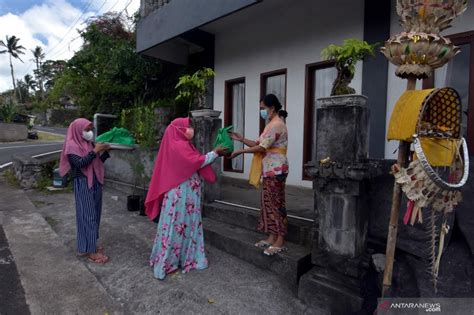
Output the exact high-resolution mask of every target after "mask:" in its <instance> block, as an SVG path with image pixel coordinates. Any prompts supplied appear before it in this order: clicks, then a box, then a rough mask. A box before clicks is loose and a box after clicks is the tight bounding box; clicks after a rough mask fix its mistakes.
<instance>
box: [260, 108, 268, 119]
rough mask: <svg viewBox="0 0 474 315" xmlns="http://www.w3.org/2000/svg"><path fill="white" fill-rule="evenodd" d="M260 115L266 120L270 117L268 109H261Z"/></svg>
mask: <svg viewBox="0 0 474 315" xmlns="http://www.w3.org/2000/svg"><path fill="white" fill-rule="evenodd" d="M260 117H262V119H264V120H267V119H268V110H266V109H261V110H260Z"/></svg>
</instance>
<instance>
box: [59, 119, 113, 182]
mask: <svg viewBox="0 0 474 315" xmlns="http://www.w3.org/2000/svg"><path fill="white" fill-rule="evenodd" d="M90 124H91V122H90V121H89V120H87V119H84V118H78V119H76V120H74V121H73V122H72V123H71V124H70V125H69V128H68V129H67V135H66V140H64V145H63V151H62V152H61V160H60V161H59V173H60V174H61V176H66V174H67V173H68V172H69V170H70V169H71V164H69V158H68V154H74V155H78V156H81V157H84V156H86V155H87V154H88V153H89V152H90V151H92V150H93V149H94V146H93V145H92V143H91V142H89V141H86V140H84V138H82V132H83V131H84V130H85V129H86V128H87V127H88V126H89V125H90ZM81 171H82V173H83V174H84V175H85V176H86V177H87V185H88V186H89V188H92V184H93V182H94V173H95V176H96V177H97V180H98V181H99V183H101V184H103V183H104V165H103V163H102V161H101V160H100V157H99V155H97V157H96V158H95V159H94V161H92V163H91V164H89V165H88V166H87V167H85V168H83V169H81Z"/></svg>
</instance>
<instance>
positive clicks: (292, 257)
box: [203, 217, 312, 284]
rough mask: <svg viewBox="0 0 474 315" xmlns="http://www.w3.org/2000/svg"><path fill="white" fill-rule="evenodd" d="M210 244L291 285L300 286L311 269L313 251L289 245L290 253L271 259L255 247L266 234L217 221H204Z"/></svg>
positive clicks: (287, 244)
mask: <svg viewBox="0 0 474 315" xmlns="http://www.w3.org/2000/svg"><path fill="white" fill-rule="evenodd" d="M203 227H204V235H205V239H206V242H207V243H208V244H210V245H212V246H215V247H217V248H219V249H221V250H223V251H225V252H227V253H229V254H232V255H234V256H237V257H239V258H241V259H243V260H245V261H247V262H250V263H252V264H253V265H255V266H258V267H260V268H263V269H266V270H270V271H272V272H274V273H276V274H277V275H279V276H281V277H282V278H284V279H285V280H287V281H289V282H290V283H293V284H297V283H298V280H299V277H300V276H301V275H302V274H304V273H305V272H306V271H308V270H309V269H311V267H312V264H311V251H310V250H309V249H307V248H305V247H303V246H301V245H296V244H293V243H290V242H287V243H286V247H287V248H288V251H286V252H282V253H280V254H277V255H275V256H273V257H268V256H265V255H264V254H263V250H262V249H260V248H257V247H255V246H254V244H255V242H256V241H258V240H260V239H262V234H259V233H257V232H253V231H250V230H247V229H243V228H241V227H237V226H235V225H230V224H227V223H224V222H220V221H216V220H214V219H211V218H208V217H205V218H203Z"/></svg>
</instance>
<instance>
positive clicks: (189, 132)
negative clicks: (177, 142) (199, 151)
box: [184, 128, 194, 140]
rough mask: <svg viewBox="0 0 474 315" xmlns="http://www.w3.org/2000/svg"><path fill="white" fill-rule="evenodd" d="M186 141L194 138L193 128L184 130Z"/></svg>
mask: <svg viewBox="0 0 474 315" xmlns="http://www.w3.org/2000/svg"><path fill="white" fill-rule="evenodd" d="M184 135H185V136H186V139H188V140H191V139H192V138H194V129H193V128H186V132H185V133H184Z"/></svg>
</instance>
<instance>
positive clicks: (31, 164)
mask: <svg viewBox="0 0 474 315" xmlns="http://www.w3.org/2000/svg"><path fill="white" fill-rule="evenodd" d="M41 170H42V167H41V161H39V160H38V159H35V158H32V157H29V156H24V155H16V156H14V157H13V172H14V173H15V177H16V178H17V180H18V182H19V184H20V187H21V188H23V189H32V188H36V187H37V186H38V181H39V180H40V178H41ZM51 184H52V183H51Z"/></svg>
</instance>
